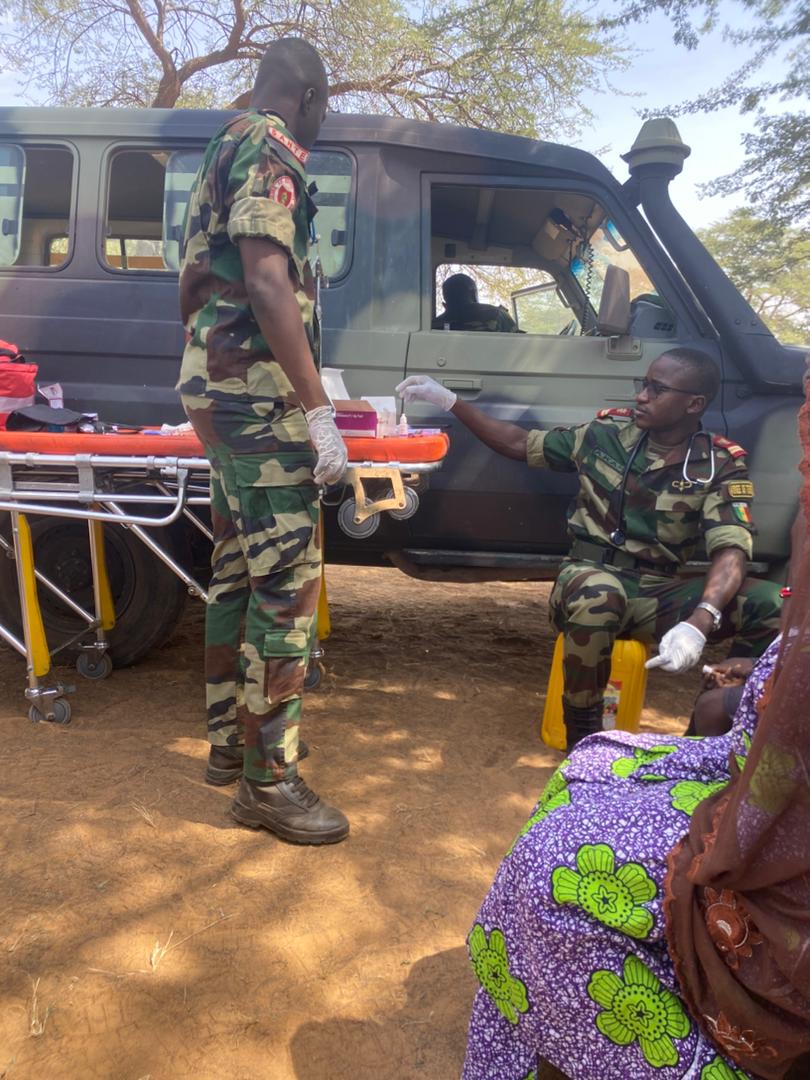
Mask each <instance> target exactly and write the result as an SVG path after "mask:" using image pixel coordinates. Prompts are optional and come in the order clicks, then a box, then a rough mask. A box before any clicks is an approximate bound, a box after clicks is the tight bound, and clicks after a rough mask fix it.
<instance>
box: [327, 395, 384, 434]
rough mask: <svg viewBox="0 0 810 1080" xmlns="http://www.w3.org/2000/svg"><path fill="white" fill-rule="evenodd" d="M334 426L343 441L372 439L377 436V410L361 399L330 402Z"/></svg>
mask: <svg viewBox="0 0 810 1080" xmlns="http://www.w3.org/2000/svg"><path fill="white" fill-rule="evenodd" d="M332 404H333V405H334V407H335V426H336V427H337V429H338V431H339V432H340V434H341V435H342V436H343V438H344V439H350V438H369V437H370V438H374V437H375V436H376V434H377V410H376V409H375V408H374V406H373V405H369V403H368V402H367V401H363V399H362V398H358V399H356V400H355V399H350V400H349V401H340V400H339V399H336V400H334V401H333V402H332Z"/></svg>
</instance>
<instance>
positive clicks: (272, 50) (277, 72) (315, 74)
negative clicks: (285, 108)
mask: <svg viewBox="0 0 810 1080" xmlns="http://www.w3.org/2000/svg"><path fill="white" fill-rule="evenodd" d="M310 87H314V88H315V89H316V90H317V91H318V93H319V95H320V96H321V97H323V99H324V100H326V98H327V97H328V96H329V83H328V79H327V76H326V68H325V67H324V66H323V60H322V59H321V54H320V53H319V52H318V50H317V49H316V48H315V46H314V45H310V43H309V42H308V41H305V40H304V39H303V38H296V37H285V38H278V39H277V40H276V41H274V42H272V43H271V44H270V45H268V47H267V49H266V51H265V54H264V56H263V57H262V59H261V62H260V64H259V70H258V71H257V72H256V82H255V85H254V94H256V93H257V92H259V91H260V92H261V93H263V94H265V95H270V96H271V97H281V96H284V97H299V96H300V95H301V94H304V93H306V91H307V90H309V88H310Z"/></svg>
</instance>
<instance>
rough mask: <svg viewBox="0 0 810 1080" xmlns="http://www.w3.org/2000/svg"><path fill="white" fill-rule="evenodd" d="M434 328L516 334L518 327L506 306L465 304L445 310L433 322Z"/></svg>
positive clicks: (432, 326)
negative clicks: (456, 308)
mask: <svg viewBox="0 0 810 1080" xmlns="http://www.w3.org/2000/svg"><path fill="white" fill-rule="evenodd" d="M431 329H432V330H445V329H448V330H489V331H494V332H496V333H501V334H516V333H517V332H518V328H517V326H516V325H515V322H514V320H513V319H512V316H511V315H510V314H509V312H508V311H507V310H506V308H504V307H500V306H498V307H496V306H495V305H494V304H477V303H476V304H465V305H464V306H463V307H460V308H458V310H454V311H452V312H450V311H443V312H441V314H439V315H437V316H436V318H435V319H434V320H433V322H432V323H431Z"/></svg>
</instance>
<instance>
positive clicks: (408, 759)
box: [0, 568, 697, 1080]
mask: <svg viewBox="0 0 810 1080" xmlns="http://www.w3.org/2000/svg"><path fill="white" fill-rule="evenodd" d="M329 585H330V595H331V600H332V617H333V622H334V632H333V635H332V637H331V638H330V640H329V642H328V657H327V663H328V674H327V676H326V678H325V679H324V683H323V686H322V688H321V690H319V691H318V692H316V693H313V694H310V695H309V696H308V699H307V705H306V710H305V720H304V724H303V725H302V732H303V734H304V737H305V738H306V739H307V740H308V741H309V743H310V745H311V748H312V752H311V756H310V758H309V760H308V761H306V762H305V763H304V767H303V768H302V772H303V774H304V775H305V777H306V778H307V780H308V781H309V782H310V784H311V785H312V786H313V787H314V788H315V789H316V790H317V791H318V792H319V793H321V794H322V795H323V796H324V797H326V798H328V799H329V800H330V801H333V802H335V803H336V804H337V805H338V806H340V807H341V808H342V809H343V810H344V811H345V812H346V813H347V814H348V816H349V818H350V820H351V826H352V833H351V836H350V837H349V839H348V841H347V842H345V843H343V844H339V845H336V846H334V847H332V846H330V847H324V848H302V847H295V846H292V845H288V844H284V843H283V842H281V841H279V840H277V839H275V838H274V837H272V836H271V835H270V834H268V833H265V832H260V833H259V832H253V831H252V830H249V829H245V828H242V827H240V826H238V825H236V824H235V823H234V822H232V821H231V819H230V818H229V817H228V816H227V814H226V809H227V806H228V804H229V801H230V798H231V792H232V789H227V788H226V789H217V788H211V787H208V786H206V785H205V784H204V783H203V779H202V774H203V764H204V760H205V757H206V753H207V744H206V742H205V739H204V719H203V684H202V678H201V650H202V608H201V607H200V606H199V605H190V607H189V612H188V615H187V617H186V619H185V621H184V622H183V624H182V626H181V628H180V630H179V631H178V633H177V634H176V635H175V637H174V639H173V640H172V642H171V643H170V644H169V645H168V646H167V647H166V648H164V649H163V650H161V651H160V652H159V653H156V654H155V655H153V656H151V657H150V658H149V659H148V660H147V661H144V662H142V663H141V664H140V665H139V666H138V667H136V668H132V669H130V670H125V671H116V672H115V673H114V674H113V676H112V678H110V679H109V680H108V681H106V682H104V683H100V684H93V683H89V682H84V681H81V680H78V682H79V683H80V685H78V686H77V691H76V693H75V694H74V695H73V698H72V701H73V710H74V719H73V722H72V723H71V724H70V725H69V726H67V727H64V728H60V727H57V726H54V725H50V724H39V725H34V724H31V723H30V722H29V721H28V720H27V719H26V718H25V709H24V704H23V698H22V690H23V681H24V670H23V665H22V661H21V660H20V658H19V657H18V656H17V655H16V654H14V653H12V652H11V651H10V650H8V649H6V648H3V649H2V651H0V686H2V688H3V694H2V704H0V739H2V746H3V753H2V758H1V759H0V760H1V761H2V764H0V776H2V787H1V788H0V852H2V876H1V877H0V912H2V917H0V1080H5V1078H8V1080H60V1078H67V1080H91V1078H96V1077H99V1078H105V1080H108V1078H109V1080H179V1078H186V1077H194V1078H195V1080H224V1078H228V1080H255V1078H257V1077H260V1078H262V1080H264V1078H267V1080H340V1078H344V1077H347V1078H349V1077H351V1078H352V1080H406V1078H415V1080H416V1078H419V1080H451V1078H453V1077H457V1076H458V1074H459V1070H460V1065H461V1061H462V1058H463V1052H464V1040H465V1030H466V1024H467V1016H468V1011H469V1006H470V1002H471V999H472V996H473V993H474V989H475V985H474V979H473V976H472V974H471V971H470V968H469V964H468V961H467V957H466V950H465V947H464V939H465V935H466V932H467V930H468V928H469V926H470V924H471V921H472V919H473V917H474V915H475V912H476V909H477V906H478V904H479V902H480V900H481V899H482V897H483V895H484V893H485V891H486V889H487V887H488V885H489V883H490V881H491V879H492V877H493V874H494V872H495V869H496V867H497V865H498V862H499V860H500V858H501V856H502V855H503V853H504V851H505V850H506V849H507V847H508V846H509V844H510V843H511V841H512V839H513V837H514V835H515V833H516V832H517V830H518V828H519V827H520V826H521V824H522V823H523V822H524V820H525V819H526V817H527V816H528V814H529V813H530V812H531V809H532V806H533V803H534V801H535V800H536V798H537V796H538V794H539V791H540V789H541V788H542V786H543V783H544V781H545V778H546V777H547V775H548V774H549V771H550V769H551V768H552V767H553V766H554V765H555V764H556V762H557V761H559V759H560V757H561V755H560V754H558V753H556V752H555V751H552V750H549V749H547V748H546V747H545V746H544V745H543V744H542V743H541V742H540V740H539V734H538V733H539V718H540V714H541V713H542V708H543V701H544V692H545V685H546V680H547V677H548V669H549V664H550V658H551V649H552V645H553V638H552V636H551V633H550V631H549V629H548V626H547V621H546V600H547V596H548V591H549V587H548V586H547V585H538V584H532V583H509V584H486V585H449V584H424V583H421V582H416V581H413V580H410V579H408V578H406V577H404V576H403V575H401V574H400V573H399V572H397V571H395V570H380V569H364V570H358V569H356V568H330V574H329ZM61 674H62V676H63V677H64V678H67V679H70V677H71V673H70V672H69V671H65V672H62V673H61ZM74 681H76V680H74ZM696 685H697V677H696V676H691V677H689V678H686V679H681V680H678V681H676V680H675V679H674V678H673V677H672V676H666V675H662V674H659V673H654V674H653V675H652V676H651V679H650V684H649V687H648V692H647V703H646V710H645V716H644V723H645V726H648V727H650V726H651V727H653V728H655V729H658V730H666V731H669V730H678V729H680V728H681V725H682V722H683V718H684V716H685V715H686V714H688V711H689V707H690V703H691V700H692V698H693V696H694V691H695V688H696Z"/></svg>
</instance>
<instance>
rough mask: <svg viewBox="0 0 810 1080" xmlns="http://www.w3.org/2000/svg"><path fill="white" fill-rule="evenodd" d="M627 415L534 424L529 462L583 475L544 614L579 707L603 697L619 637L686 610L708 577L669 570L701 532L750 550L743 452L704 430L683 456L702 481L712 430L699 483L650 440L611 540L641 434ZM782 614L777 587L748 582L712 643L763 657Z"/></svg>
mask: <svg viewBox="0 0 810 1080" xmlns="http://www.w3.org/2000/svg"><path fill="white" fill-rule="evenodd" d="M632 417H633V414H632V411H631V410H628V409H621V410H619V409H613V410H604V411H603V412H602V413H600V414H599V415H598V417H597V419H596V420H594V421H592V422H591V423H590V424H583V425H582V426H580V427H574V428H555V429H554V430H552V431H531V432H530V433H529V439H528V447H527V455H526V456H527V460H528V462H529V464H530V465H534V466H536V467H538V468H543V467H548V468H551V469H556V470H559V471H562V472H577V473H578V474H579V494H578V495H577V497H576V499H575V500H574V502H573V503H572V504H571V507H570V508H569V512H568V527H569V531H570V533H571V535H572V536H573V539H574V544H573V547H572V550H571V557H570V558H568V559H567V560H566V561H565V562H564V563H563V567H562V569H561V571H560V574H559V576H558V578H557V581H556V583H555V585H554V589H553V591H552V594H551V599H550V615H551V619H552V621H553V623H554V625H555V626H556V627H557V629H558V630H559V631H560V633H562V634H563V635H564V641H563V644H564V659H563V668H564V683H565V691H564V694H563V699H564V701H565V702H567V703H568V704H569V705H572V706H575V707H577V708H589V707H592V706H597V705H599V704H600V702H601V700H602V695H603V693H604V689H605V687H606V685H607V682H608V678H609V675H610V656H611V651H612V649H613V643H614V641H615V639H616V638H617V637H618V636H621V637H632V638H636V639H638V640H640V641H646V642H654V641H658V640H660V638H661V636H662V635H663V634H664V633H665V632H666V631H667V630H669V629H670V628H671V627H673V626H674V625H675V623H677V622H680V621H681V620H683V619H685V618H687V616H689V615H691V613H692V612H693V610H694V608H695V605H696V604H697V603H699V601H700V598H701V595H702V593H703V585H704V581H703V579H702V578H692V579H684V578H680V577H676V576H675V573H676V571H677V569H678V567H679V566H681V565H682V564H683V563H685V562H686V561H687V559H689V558H690V557H691V556H692V555H693V553H694V552H695V549H696V548H697V546H698V543H699V541H700V540H701V538H702V539H703V541H704V543H705V547H706V552H707V554H708V555H709V557H711V556H712V554H713V553H714V552H716V551H720V550H721V549H722V548H727V547H737V548H740V549H741V550H742V551H744V552H745V554H746V556H747V557H748V558H750V557H751V551H752V540H751V537H752V533H753V531H754V526H753V523H752V520H751V513H750V509H749V504H750V500H751V499H752V498H753V494H754V491H753V485H752V484H751V482H750V480H749V479H748V473H747V469H746V464H745V451H744V450H743V449H742V448H741V447H739V446H736V445H735V444H734V443H732V442H730V441H729V440H728V439H724V438H722V437H721V436H718V435H710V434H708V433H707V434H705V435H704V434H701V435H700V436H699V437H698V438H697V439H696V440H695V443H694V447H693V452H692V455H691V459H690V464H689V475H690V476H691V477H702V478H704V479H708V477H709V473H710V462H709V456H710V455H709V451H708V445H707V439H711V440H712V443H713V446H714V453H715V459H716V467H715V476H714V479H713V480H712V481H711V483H709V484H705V485H701V484H696V483H687V482H686V481H685V480H684V478H683V475H682V474H683V460H684V454H685V451H681V452H680V453H676V454H675V455H674V456H673V455H672V454H668V452H667V451H666V449H665V448H657V447H656V446H655V445H654V444H653V443H652V442H651V441H650V440H649V439H648V441H647V444H646V445H645V446H644V447H643V448H642V449H641V450H640V451H639V453H638V454H637V455H636V458H635V460H634V461H633V465H632V468H631V469H630V473H629V476H628V479H627V483H626V485H625V486H626V491H625V502H624V511H623V523H622V529H623V532H624V533H625V536H626V540H625V543H624V544H623V545H622V546H621V547H620V548H617V547H616V546H615V545H613V544H612V543H611V541H610V539H609V537H610V534H611V532H613V530H615V529H616V528H617V527H618V526H619V521H618V512H619V499H620V493H621V489H622V486H623V475H624V470H625V467H626V465H627V462H628V459H629V457H630V454H631V452H632V450H633V447H634V446H635V445H636V443H637V442H638V440H639V439H640V438H641V436H642V431H641V430H640V429H639V428H638V427H636V425H635V424H634V423H633V418H632ZM665 457H666V460H665ZM779 614H780V599H779V589H778V586H776V585H774V584H773V583H772V582H768V581H757V580H754V579H746V581H745V582H744V584H743V586H742V588H741V589H740V591H739V593H738V594H737V596H736V598H735V599H734V600H732V601H731V603H730V604H729V605H728V606H727V607H726V609H725V611H724V612H723V623H722V626H721V627H720V629H719V630H718V631H717V632H715V633H712V634H711V635H710V636H709V640H710V641H716V640H720V639H722V638H727V637H731V636H733V637H734V642H733V644H732V647H731V651H732V653H733V654H734V655H735V656H759V655H760V654H761V653H762V652H764V650H765V648H766V647H767V645H768V644H769V643H770V641H771V640H772V639H773V637H774V636H775V635H776V633H777V631H778V627H779Z"/></svg>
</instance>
